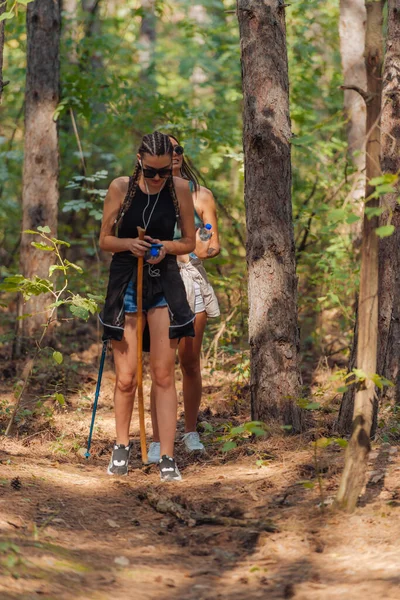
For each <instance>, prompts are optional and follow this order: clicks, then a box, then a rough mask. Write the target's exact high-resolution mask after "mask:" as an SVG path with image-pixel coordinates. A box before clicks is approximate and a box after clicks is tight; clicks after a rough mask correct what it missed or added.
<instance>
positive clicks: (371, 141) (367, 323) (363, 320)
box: [337, 0, 383, 511]
mask: <svg viewBox="0 0 400 600" xmlns="http://www.w3.org/2000/svg"><path fill="white" fill-rule="evenodd" d="M382 7H383V2H381V0H367V1H366V9H367V29H366V36H365V61H366V67H367V91H368V94H369V100H368V101H367V132H368V139H367V149H366V152H367V156H366V175H367V186H366V193H365V197H366V198H368V197H369V196H370V194H372V192H373V190H374V188H373V187H372V186H371V185H370V183H369V181H370V180H371V179H372V178H373V177H378V176H379V175H380V174H381V170H380V112H381V92H382V79H381V71H382V52H383V39H382ZM374 206H379V199H373V200H370V201H369V202H368V207H374ZM378 224H379V222H378V218H377V217H373V218H371V219H368V218H367V216H366V215H364V220H363V234H362V248H361V275H360V294H359V301H358V336H357V368H358V369H362V370H363V371H364V373H366V374H367V375H368V376H369V377H370V376H372V375H374V374H375V373H376V368H377V345H378V236H377V235H376V233H375V229H376V228H377V227H378ZM374 401H375V385H374V383H373V382H372V381H371V380H370V379H367V380H366V381H365V382H360V383H359V384H358V385H357V389H356V394H355V400H354V412H353V424H352V435H351V438H350V442H349V445H348V448H347V452H346V461H345V466H344V471H343V475H342V479H341V482H340V487H339V492H338V496H337V503H338V505H339V506H340V507H342V508H344V509H346V510H348V511H352V510H354V508H355V506H356V504H357V500H358V496H359V494H360V493H361V490H362V487H363V484H364V479H365V472H366V468H367V461H368V454H369V450H370V434H371V426H372V420H373V412H374Z"/></svg>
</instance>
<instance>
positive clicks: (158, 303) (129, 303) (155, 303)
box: [124, 281, 168, 313]
mask: <svg viewBox="0 0 400 600" xmlns="http://www.w3.org/2000/svg"><path fill="white" fill-rule="evenodd" d="M164 306H168V304H167V301H166V299H165V298H164V295H163V294H162V293H160V294H156V296H154V298H153V300H152V302H150V303H146V302H143V312H147V311H148V310H150V309H151V308H163V307H164ZM124 308H125V312H126V313H136V312H137V304H136V291H135V290H134V289H133V283H132V281H130V282H129V285H128V287H127V288H126V292H125V298H124Z"/></svg>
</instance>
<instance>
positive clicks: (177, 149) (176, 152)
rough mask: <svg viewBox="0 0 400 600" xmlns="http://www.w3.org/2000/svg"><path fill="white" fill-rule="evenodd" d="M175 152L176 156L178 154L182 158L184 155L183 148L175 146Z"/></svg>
mask: <svg viewBox="0 0 400 600" xmlns="http://www.w3.org/2000/svg"><path fill="white" fill-rule="evenodd" d="M174 152H175V154H177V155H178V156H182V154H183V146H179V145H178V146H174Z"/></svg>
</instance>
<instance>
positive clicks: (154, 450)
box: [147, 442, 161, 464]
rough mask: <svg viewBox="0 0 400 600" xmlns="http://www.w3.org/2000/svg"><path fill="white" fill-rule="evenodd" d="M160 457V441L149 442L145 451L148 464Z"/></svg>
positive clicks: (155, 462)
mask: <svg viewBox="0 0 400 600" xmlns="http://www.w3.org/2000/svg"><path fill="white" fill-rule="evenodd" d="M160 458H161V456H160V442H151V444H150V446H149V451H148V453H147V462H148V463H149V464H153V463H154V464H157V463H158V462H159V461H160Z"/></svg>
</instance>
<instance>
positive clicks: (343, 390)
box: [336, 385, 349, 394]
mask: <svg viewBox="0 0 400 600" xmlns="http://www.w3.org/2000/svg"><path fill="white" fill-rule="evenodd" d="M348 389H349V387H348V386H347V385H342V386H341V387H339V388H338V389H337V390H336V391H337V392H338V393H339V394H344V393H345V392H347V390H348Z"/></svg>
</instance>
